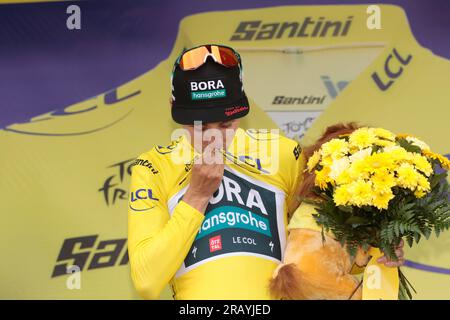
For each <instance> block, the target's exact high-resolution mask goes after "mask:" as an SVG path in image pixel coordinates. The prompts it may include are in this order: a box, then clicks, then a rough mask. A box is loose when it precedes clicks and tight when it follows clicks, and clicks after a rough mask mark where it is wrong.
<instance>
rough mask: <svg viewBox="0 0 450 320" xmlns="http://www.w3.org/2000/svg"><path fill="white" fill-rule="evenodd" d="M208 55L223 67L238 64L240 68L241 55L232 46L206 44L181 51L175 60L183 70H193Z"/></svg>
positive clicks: (199, 65)
mask: <svg viewBox="0 0 450 320" xmlns="http://www.w3.org/2000/svg"><path fill="white" fill-rule="evenodd" d="M208 57H211V58H212V59H213V60H214V61H215V62H216V63H218V64H220V65H222V66H224V67H228V68H230V67H235V66H239V68H240V69H242V65H241V57H240V56H239V53H237V52H236V51H235V50H234V49H233V48H230V47H227V46H222V45H215V44H208V45H201V46H198V47H195V48H191V49H189V50H187V51H185V52H183V53H182V54H181V55H180V56H179V57H178V59H177V60H176V62H175V67H176V66H179V67H180V69H181V70H183V71H189V70H195V69H197V68H199V67H201V66H202V65H203V64H204V63H205V62H206V59H207V58H208Z"/></svg>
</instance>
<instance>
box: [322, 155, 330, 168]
mask: <svg viewBox="0 0 450 320" xmlns="http://www.w3.org/2000/svg"><path fill="white" fill-rule="evenodd" d="M332 164H333V158H332V157H331V156H326V157H322V159H321V160H320V165H321V166H322V167H330V166H331V165H332Z"/></svg>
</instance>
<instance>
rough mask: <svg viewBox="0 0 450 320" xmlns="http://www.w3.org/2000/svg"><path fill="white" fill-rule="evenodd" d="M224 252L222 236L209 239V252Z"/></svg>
mask: <svg viewBox="0 0 450 320" xmlns="http://www.w3.org/2000/svg"><path fill="white" fill-rule="evenodd" d="M217 250H222V238H221V237H220V235H218V236H215V237H212V238H209V252H214V251H217Z"/></svg>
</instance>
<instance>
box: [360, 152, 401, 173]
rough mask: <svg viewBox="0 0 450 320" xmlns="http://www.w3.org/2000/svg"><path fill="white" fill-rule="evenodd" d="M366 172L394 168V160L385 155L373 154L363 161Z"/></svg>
mask: <svg viewBox="0 0 450 320" xmlns="http://www.w3.org/2000/svg"><path fill="white" fill-rule="evenodd" d="M364 163H365V165H366V170H368V171H369V172H372V173H373V172H375V171H376V170H381V169H391V168H392V167H393V166H394V159H393V158H392V157H391V156H390V155H389V154H387V153H384V152H382V153H374V154H372V155H370V156H368V157H367V158H365V159H364Z"/></svg>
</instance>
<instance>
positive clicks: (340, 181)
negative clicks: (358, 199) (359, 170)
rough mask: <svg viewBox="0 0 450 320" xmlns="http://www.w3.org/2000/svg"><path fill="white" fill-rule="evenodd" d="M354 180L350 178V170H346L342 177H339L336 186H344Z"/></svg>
mask: <svg viewBox="0 0 450 320" xmlns="http://www.w3.org/2000/svg"><path fill="white" fill-rule="evenodd" d="M352 180H353V179H352V178H351V177H350V173H349V170H344V171H342V172H341V174H340V175H338V176H337V178H336V180H335V181H336V184H338V185H342V184H347V183H350V182H351V181H352Z"/></svg>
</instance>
